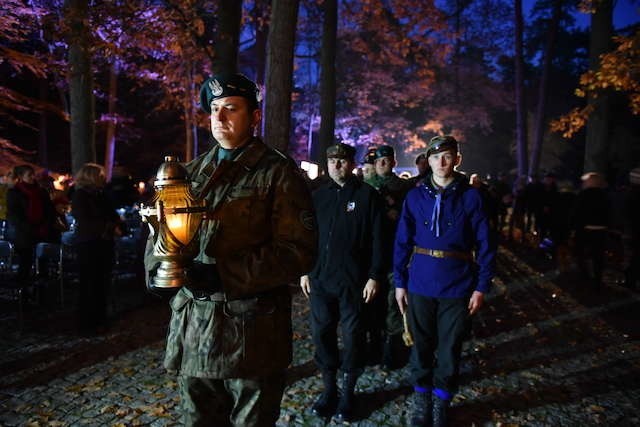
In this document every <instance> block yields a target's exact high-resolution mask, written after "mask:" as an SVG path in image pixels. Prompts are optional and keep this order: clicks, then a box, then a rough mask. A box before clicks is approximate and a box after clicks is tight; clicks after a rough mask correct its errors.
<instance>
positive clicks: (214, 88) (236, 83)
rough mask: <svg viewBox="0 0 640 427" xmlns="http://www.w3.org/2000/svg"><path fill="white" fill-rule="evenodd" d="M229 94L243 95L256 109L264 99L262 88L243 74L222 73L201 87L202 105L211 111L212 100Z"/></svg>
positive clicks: (204, 108)
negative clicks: (261, 93) (261, 92)
mask: <svg viewBox="0 0 640 427" xmlns="http://www.w3.org/2000/svg"><path fill="white" fill-rule="evenodd" d="M227 96H241V97H243V98H245V99H247V101H249V106H250V107H251V108H252V109H253V110H255V109H256V108H258V103H259V102H260V101H261V100H262V97H261V95H260V89H258V86H256V84H255V83H254V82H252V81H251V80H249V79H248V78H247V77H246V76H245V75H243V74H237V73H236V74H232V73H222V74H217V75H215V76H213V77H209V78H208V79H207V80H205V81H204V83H202V86H201V87H200V107H201V108H202V109H203V110H204V111H206V112H207V113H211V101H213V100H214V99H218V98H226V97H227Z"/></svg>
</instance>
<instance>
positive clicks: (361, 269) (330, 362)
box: [300, 143, 388, 421]
mask: <svg viewBox="0 0 640 427" xmlns="http://www.w3.org/2000/svg"><path fill="white" fill-rule="evenodd" d="M354 156H355V149H354V148H353V147H351V146H349V145H346V144H342V143H339V144H336V145H333V146H331V147H329V148H328V149H327V169H328V172H329V176H330V177H331V181H329V182H328V183H327V184H325V185H323V186H322V187H320V188H319V189H317V190H316V191H315V192H314V193H313V204H314V208H315V212H316V217H317V221H318V236H319V239H318V259H317V261H316V264H315V266H314V268H313V270H312V271H311V272H310V273H309V274H308V275H305V276H302V277H301V278H300V286H301V288H302V291H303V292H304V294H305V295H306V296H307V297H309V298H310V300H311V327H312V333H313V343H314V346H315V355H314V358H315V361H316V364H317V365H318V368H319V369H320V371H321V373H322V381H323V385H324V390H323V392H322V395H321V396H320V398H319V399H318V401H317V402H316V403H315V404H314V405H313V407H312V412H313V413H315V414H316V415H318V416H321V417H325V418H326V417H331V416H333V415H335V416H336V417H337V419H338V420H340V421H350V420H352V419H353V414H354V389H355V386H356V382H357V380H358V377H359V376H360V374H361V373H362V371H363V368H364V365H365V358H364V356H365V355H364V354H363V353H364V351H363V350H364V339H365V330H364V316H363V312H364V306H365V305H367V304H370V303H371V301H372V300H373V299H374V298H376V296H377V295H378V293H379V292H380V283H381V282H382V281H383V280H384V279H385V271H386V269H387V268H388V267H387V266H386V265H385V264H384V262H385V260H386V258H385V257H384V254H383V234H382V233H383V230H382V216H383V215H384V210H383V207H382V200H381V199H380V196H379V195H378V193H377V191H376V190H375V189H374V188H373V187H371V186H369V185H368V184H366V183H364V182H362V181H361V180H359V179H358V178H356V177H355V176H354V175H353V173H352V171H353V169H354V168H355V161H354ZM338 322H340V325H341V331H342V343H343V351H342V354H339V352H338V338H337V329H338ZM338 369H340V370H341V371H342V372H343V373H344V377H343V383H342V390H341V393H340V396H339V395H338V389H337V385H336V375H337V371H338Z"/></svg>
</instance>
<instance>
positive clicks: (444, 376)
mask: <svg viewBox="0 0 640 427" xmlns="http://www.w3.org/2000/svg"><path fill="white" fill-rule="evenodd" d="M468 305H469V299H468V298H429V297H424V296H421V295H417V294H409V317H408V320H409V328H410V330H411V333H412V334H413V341H414V345H413V347H412V348H411V359H410V366H411V369H410V370H411V380H412V382H413V384H414V385H415V386H419V387H424V388H431V387H433V388H439V389H441V390H445V391H447V392H449V393H451V394H454V393H455V392H456V391H457V390H458V374H459V371H460V357H461V353H462V342H463V341H464V339H465V338H466V337H467V335H468V333H469V328H470V326H471V321H470V320H471V318H470V316H469V310H468Z"/></svg>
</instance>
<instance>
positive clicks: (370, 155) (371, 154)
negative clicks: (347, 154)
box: [362, 148, 376, 165]
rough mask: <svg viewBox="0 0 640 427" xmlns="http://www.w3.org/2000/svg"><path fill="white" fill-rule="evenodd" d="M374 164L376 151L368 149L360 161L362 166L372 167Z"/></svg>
mask: <svg viewBox="0 0 640 427" xmlns="http://www.w3.org/2000/svg"><path fill="white" fill-rule="evenodd" d="M375 162H376V149H375V148H370V149H369V150H368V151H367V154H365V155H364V158H363V159H362V163H363V164H368V165H372V164H374V163H375Z"/></svg>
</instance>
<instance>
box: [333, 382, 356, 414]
mask: <svg viewBox="0 0 640 427" xmlns="http://www.w3.org/2000/svg"><path fill="white" fill-rule="evenodd" d="M357 382H358V375H356V374H354V373H350V372H346V373H345V374H344V378H343V381H342V393H341V394H340V401H339V402H338V409H337V410H336V418H337V420H338V421H340V422H350V421H352V420H353V414H354V403H355V402H354V400H355V396H354V395H355V389H356V383H357Z"/></svg>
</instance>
